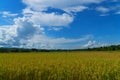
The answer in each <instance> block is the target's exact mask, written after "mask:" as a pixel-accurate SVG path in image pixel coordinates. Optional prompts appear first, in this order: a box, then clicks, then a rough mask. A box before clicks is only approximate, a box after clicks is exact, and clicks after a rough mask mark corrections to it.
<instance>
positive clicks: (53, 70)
mask: <svg viewBox="0 0 120 80" xmlns="http://www.w3.org/2000/svg"><path fill="white" fill-rule="evenodd" d="M0 80H120V52H105V51H104V52H102V51H101V52H97V51H96V52H95V51H94V52H93V51H91V52H87V51H86V52H79V51H74V52H39V53H19V54H17V53H8V54H5V53H4V54H0Z"/></svg>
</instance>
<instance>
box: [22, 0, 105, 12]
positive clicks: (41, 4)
mask: <svg viewBox="0 0 120 80" xmlns="http://www.w3.org/2000/svg"><path fill="white" fill-rule="evenodd" d="M102 1H103V0H74V1H72V0H59V1H58V0H23V3H25V4H27V5H28V6H29V7H30V8H33V9H35V10H44V9H46V8H48V7H53V8H59V9H65V8H69V7H73V6H80V5H82V4H90V3H100V2H102Z"/></svg>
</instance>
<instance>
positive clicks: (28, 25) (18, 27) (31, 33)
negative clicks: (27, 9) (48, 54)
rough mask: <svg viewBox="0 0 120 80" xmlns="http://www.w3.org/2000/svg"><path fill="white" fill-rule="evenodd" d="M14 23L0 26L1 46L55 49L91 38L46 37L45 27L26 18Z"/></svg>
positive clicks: (17, 19) (16, 20) (89, 36)
mask: <svg viewBox="0 0 120 80" xmlns="http://www.w3.org/2000/svg"><path fill="white" fill-rule="evenodd" d="M14 23H15V24H14V25H7V26H0V45H1V46H4V47H15V46H16V47H22V48H23V47H25V48H46V49H52V48H54V49H55V48H64V45H65V44H71V43H77V42H82V41H85V40H88V39H89V38H91V35H88V36H85V37H83V38H79V39H66V38H64V37H63V38H51V37H48V36H46V34H45V32H44V27H41V26H40V25H36V24H34V23H33V22H32V21H30V19H29V18H26V17H22V18H15V19H14ZM63 44H64V45H63ZM65 46H66V45H65ZM68 48H69V47H68Z"/></svg>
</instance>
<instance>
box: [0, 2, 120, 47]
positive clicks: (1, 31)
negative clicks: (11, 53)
mask: <svg viewBox="0 0 120 80" xmlns="http://www.w3.org/2000/svg"><path fill="white" fill-rule="evenodd" d="M119 35H120V0H74V1H72V0H71V1H70V0H9V1H8V0H0V46H1V47H20V48H42V49H43V48H45V49H58V48H59V49H79V48H88V47H99V46H106V45H113V44H120V37H119Z"/></svg>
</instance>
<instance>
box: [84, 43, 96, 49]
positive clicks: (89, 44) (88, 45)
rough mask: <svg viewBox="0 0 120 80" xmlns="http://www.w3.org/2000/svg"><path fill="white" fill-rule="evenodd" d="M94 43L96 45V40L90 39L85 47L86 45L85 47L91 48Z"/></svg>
mask: <svg viewBox="0 0 120 80" xmlns="http://www.w3.org/2000/svg"><path fill="white" fill-rule="evenodd" d="M94 45H96V41H88V43H87V44H85V45H84V46H83V47H84V48H91V47H93V46H94Z"/></svg>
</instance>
